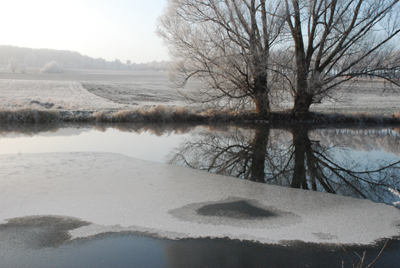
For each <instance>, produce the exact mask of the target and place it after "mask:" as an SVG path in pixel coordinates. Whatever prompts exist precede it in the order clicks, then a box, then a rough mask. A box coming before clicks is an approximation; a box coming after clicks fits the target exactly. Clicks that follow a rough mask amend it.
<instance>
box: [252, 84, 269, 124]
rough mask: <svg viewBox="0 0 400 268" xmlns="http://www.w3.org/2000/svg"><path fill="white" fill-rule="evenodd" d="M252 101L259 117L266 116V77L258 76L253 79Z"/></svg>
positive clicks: (267, 97) (267, 114)
mask: <svg viewBox="0 0 400 268" xmlns="http://www.w3.org/2000/svg"><path fill="white" fill-rule="evenodd" d="M254 80H255V81H254V84H255V89H254V102H255V104H256V112H257V114H258V115H259V116H260V117H261V118H268V117H269V113H270V106H269V96H268V93H269V92H268V87H267V78H266V77H265V76H259V77H256V78H255V79H254Z"/></svg>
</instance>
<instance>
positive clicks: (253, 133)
mask: <svg viewBox="0 0 400 268" xmlns="http://www.w3.org/2000/svg"><path fill="white" fill-rule="evenodd" d="M0 148H1V151H0V160H1V162H2V169H1V170H0V186H1V187H0V204H1V205H0V206H1V207H0V223H2V224H0V251H1V252H0V259H2V258H3V259H2V260H3V262H2V263H6V264H9V266H10V267H12V266H22V267H24V266H26V264H27V263H29V264H30V266H31V267H43V266H46V264H45V260H51V261H54V262H56V263H57V262H58V264H59V266H63V267H74V266H85V267H86V266H87V267H106V266H107V265H108V266H110V265H111V266H112V265H113V264H114V265H117V264H116V262H112V263H111V262H110V261H112V257H111V256H115V254H117V251H118V253H119V254H120V255H121V258H120V259H119V260H120V261H122V263H120V264H118V266H127V267H129V266H132V265H133V264H135V265H137V266H149V265H150V266H153V267H167V266H169V267H188V266H190V267H203V266H204V264H207V263H208V264H209V263H210V262H212V261H211V260H213V261H214V264H215V266H217V264H218V265H220V266H221V267H241V266H242V267H243V266H252V267H257V266H259V267H263V266H265V264H268V266H271V267H279V266H280V265H279V264H281V265H283V266H293V265H294V264H293V263H291V262H290V261H289V260H286V261H284V262H282V260H284V259H286V255H287V254H290V255H291V256H295V257H294V258H299V259H298V261H296V262H295V263H296V264H299V267H303V266H304V267H306V266H307V265H308V266H310V265H311V266H314V267H318V266H320V264H321V263H325V264H326V260H328V259H329V260H332V261H329V263H332V265H333V266H332V267H340V265H341V260H342V259H343V260H344V261H345V262H346V258H347V256H346V255H343V250H342V249H341V248H340V247H339V246H338V245H339V243H340V244H341V245H344V246H345V247H346V248H347V249H348V250H351V253H354V251H357V252H359V253H361V254H362V252H363V251H364V250H367V254H369V256H368V258H369V259H368V260H370V261H372V260H373V259H374V257H375V256H376V255H377V254H378V253H379V250H380V247H381V246H382V241H386V239H387V238H392V237H398V236H399V234H400V228H399V226H400V211H399V210H398V209H396V208H395V207H394V206H393V205H392V202H395V201H398V198H397V197H396V196H394V195H393V194H392V193H390V192H389V191H388V187H391V188H394V189H398V188H400V164H399V161H400V134H399V129H396V128H364V129H363V128H354V127H353V128H341V129H332V128H324V129H315V128H312V127H304V126H303V127H294V126H290V127H282V126H281V127H276V126H275V127H272V126H268V125H263V126H258V127H251V126H230V125H218V126H216V125H203V126H199V125H183V124H175V125H163V124H114V125H107V124H95V125H89V124H87V125H84V124H80V125H73V124H70V125H46V126H39V125H34V126H29V125H22V126H21V125H20V126H6V125H3V126H1V129H0ZM221 175H223V176H221ZM235 177H237V178H239V179H237V178H235ZM283 186H284V187H283ZM240 241H242V242H240ZM254 242H257V243H254ZM377 242H378V244H376V243H377ZM355 244H357V245H359V246H358V248H357V247H355V246H354V245H355ZM122 245H127V247H128V248H133V249H136V250H135V252H139V251H140V250H142V251H143V254H139V253H137V255H134V256H140V257H137V258H133V257H131V256H133V255H132V254H130V253H129V252H128V251H126V250H123V249H122V248H124V247H123V246H122ZM284 245H286V246H284ZM288 245H290V246H288ZM143 247H144V248H143ZM296 247H297V248H296ZM108 248H110V249H108ZM111 248H112V249H111ZM246 248H247V250H248V249H249V248H251V249H252V252H251V253H249V252H247V253H246ZM104 249H107V252H108V253H109V256H110V258H107V256H106V255H107V254H106V253H105V252H104ZM118 249H119V250H118ZM209 249H214V250H212V251H215V252H221V254H219V255H218V256H217V255H215V253H212V251H210V250H209ZM222 249H224V250H222ZM84 252H86V253H84ZM90 252H91V253H90ZM261 252H269V254H272V252H275V253H273V255H274V256H279V257H277V260H276V262H273V261H271V258H264V257H260V256H261V255H264V254H262V253H261ZM294 252H297V253H294ZM299 252H300V253H299ZM113 254H114V255H113ZM182 254H183V255H185V256H189V257H187V258H186V257H185V258H183V257H179V256H180V255H182ZM321 254H322V255H321ZM300 255H301V256H300ZM316 255H321V256H324V257H323V258H320V261H321V262H318V261H317V259H318V258H316ZM69 256H72V257H71V258H72V259H73V260H74V262H71V261H69V260H68V257H69ZM96 256H101V258H100V259H102V258H103V262H102V264H99V263H98V262H96V261H95V259H96ZM124 256H125V257H124ZM265 256H272V255H268V254H266V255H265ZM398 257H399V245H398V242H396V239H395V240H392V241H391V242H390V243H389V245H388V246H387V248H386V252H385V254H383V255H382V257H381V261H382V262H381V265H386V266H384V267H390V266H388V264H392V263H393V262H394V261H396V260H398ZM133 259H135V260H133ZM91 260H92V261H91ZM124 260H125V261H124ZM207 260H208V261H207ZM335 260H336V261H337V262H335ZM347 262H350V261H349V260H347ZM88 263H90V264H88ZM318 263H319V264H318ZM300 264H301V265H300ZM211 266H213V265H211ZM6 267H7V266H6ZM326 267H328V266H326Z"/></svg>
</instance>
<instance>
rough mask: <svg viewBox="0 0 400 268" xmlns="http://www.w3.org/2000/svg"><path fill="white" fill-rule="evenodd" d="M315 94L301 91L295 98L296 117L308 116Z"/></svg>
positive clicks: (294, 112) (294, 110)
mask: <svg viewBox="0 0 400 268" xmlns="http://www.w3.org/2000/svg"><path fill="white" fill-rule="evenodd" d="M312 99H313V96H312V95H310V94H308V93H307V92H299V93H298V94H297V95H296V97H295V99H294V106H293V109H292V114H293V116H294V117H295V118H298V119H304V118H307V117H308V115H309V113H310V106H311V104H312Z"/></svg>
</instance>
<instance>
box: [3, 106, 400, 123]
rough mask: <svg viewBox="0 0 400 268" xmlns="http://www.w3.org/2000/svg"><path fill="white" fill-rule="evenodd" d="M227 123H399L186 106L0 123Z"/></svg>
mask: <svg viewBox="0 0 400 268" xmlns="http://www.w3.org/2000/svg"><path fill="white" fill-rule="evenodd" d="M90 121H94V122H106V123H114V122H149V123H151V122H164V123H169V122H227V123H231V122H232V123H258V124H263V123H288V124H292V123H304V124H360V125H365V124H377V125H381V124H394V125H397V124H400V111H399V112H397V113H396V114H392V115H390V116H385V115H372V114H368V113H353V114H340V113H310V115H309V117H307V118H306V119H303V120H298V119H295V118H293V116H292V115H291V113H290V112H288V111H281V112H272V113H271V115H270V117H269V118H268V119H263V118H259V116H258V115H257V114H256V113H255V112H252V111H239V112H237V111H230V110H205V111H193V110H189V109H187V108H185V107H169V106H162V105H157V106H153V107H150V108H148V109H143V108H138V109H129V110H107V111H70V110H35V109H21V110H0V123H10V124H20V123H55V122H90Z"/></svg>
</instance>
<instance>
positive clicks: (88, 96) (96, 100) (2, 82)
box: [0, 79, 127, 110]
mask: <svg viewBox="0 0 400 268" xmlns="http://www.w3.org/2000/svg"><path fill="white" fill-rule="evenodd" d="M46 103H47V104H51V107H49V108H47V109H63V110H101V109H104V108H107V109H110V108H111V109H116V108H119V109H122V108H125V109H126V108H127V106H126V105H122V104H118V103H115V102H113V101H110V100H107V99H105V98H102V97H99V96H96V95H94V94H92V93H90V92H88V91H87V89H85V88H84V87H83V86H82V84H81V83H78V82H73V81H46V80H12V79H0V107H1V108H2V109H6V110H13V109H23V108H32V109H39V110H41V109H46V107H44V106H45V104H46Z"/></svg>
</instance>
